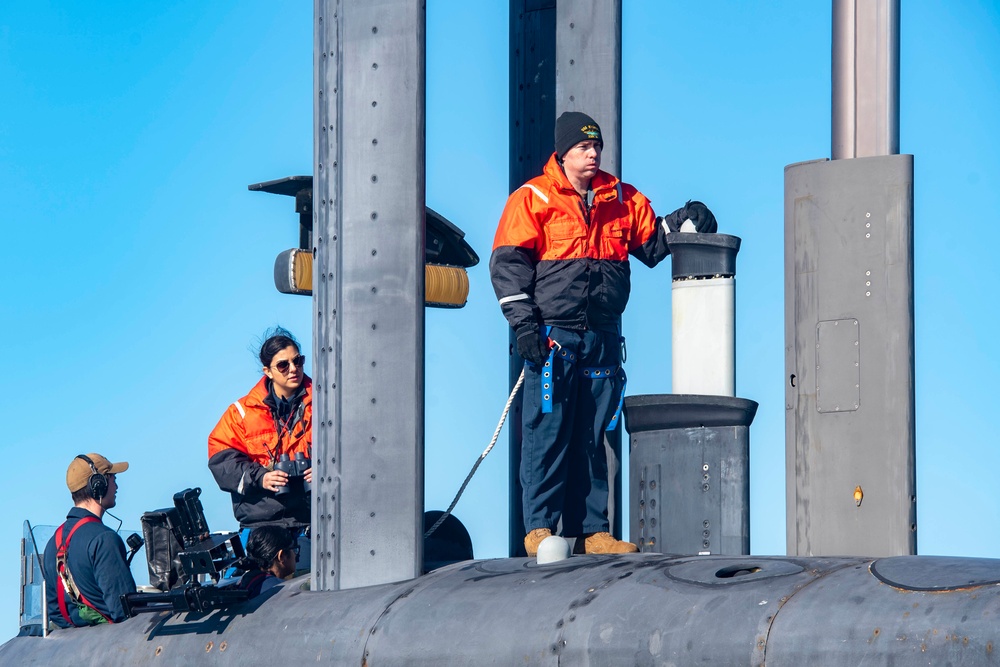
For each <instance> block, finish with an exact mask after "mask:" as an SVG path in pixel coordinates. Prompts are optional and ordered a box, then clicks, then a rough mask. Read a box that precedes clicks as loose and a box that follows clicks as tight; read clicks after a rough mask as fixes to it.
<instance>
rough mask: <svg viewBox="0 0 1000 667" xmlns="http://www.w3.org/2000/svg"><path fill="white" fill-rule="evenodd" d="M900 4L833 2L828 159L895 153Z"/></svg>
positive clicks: (888, 1) (887, 1) (895, 1)
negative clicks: (829, 146)
mask: <svg viewBox="0 0 1000 667" xmlns="http://www.w3.org/2000/svg"><path fill="white" fill-rule="evenodd" d="M899 4H900V3H899V0H870V1H869V2H856V1H855V0H834V2H833V50H832V57H831V61H832V76H831V80H832V113H831V139H832V141H831V157H832V158H833V159H834V160H840V159H845V158H856V157H873V156H876V155H896V154H898V153H899Z"/></svg>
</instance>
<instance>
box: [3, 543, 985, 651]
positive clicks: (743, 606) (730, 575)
mask: <svg viewBox="0 0 1000 667" xmlns="http://www.w3.org/2000/svg"><path fill="white" fill-rule="evenodd" d="M307 586H308V577H303V578H300V579H294V580H291V581H288V582H286V583H284V584H283V585H282V586H280V587H278V588H275V589H272V590H271V591H268V592H267V593H265V594H264V595H262V596H260V597H258V598H255V599H253V600H250V601H249V602H245V603H242V604H239V605H235V606H233V607H230V608H228V609H224V610H217V611H214V612H212V613H209V614H196V613H175V614H168V613H165V612H162V613H158V614H146V615H140V616H138V617H136V618H133V619H130V620H128V621H126V622H124V623H120V624H116V625H105V626H98V627H93V628H80V629H70V630H60V631H56V632H53V633H51V634H50V635H49V637H47V638H41V637H17V638H14V639H11V640H10V641H8V642H7V643H5V644H4V645H3V646H2V647H0V663H2V664H21V665H53V664H71V663H72V664H75V665H90V664H92V665H98V664H99V665H157V664H159V665H165V664H170V665H183V664H196V663H197V664H201V663H202V662H203V661H204V660H205V659H206V658H207V659H210V660H211V661H212V662H213V663H214V664H220V665H222V664H230V663H231V664H234V665H255V664H265V663H266V664H273V663H274V661H275V660H281V661H282V662H283V663H285V664H304V663H306V662H309V663H315V662H320V663H331V662H332V663H334V664H355V665H366V666H375V665H380V666H381V665H399V666H402V665H407V666H414V665H416V666H422V665H427V666H430V665H435V666H441V665H469V664H476V665H513V664H528V665H560V664H561V665H568V664H572V665H719V664H740V665H764V664H765V663H766V664H767V665H768V666H769V667H775V666H783V665H788V666H792V665H795V666H800V665H806V664H823V665H837V664H851V665H853V664H860V663H861V662H863V663H864V664H865V665H944V664H949V665H989V664H1000V657H998V653H1000V651H998V650H997V646H998V639H1000V560H995V559H978V558H950V557H933V556H900V557H893V558H883V559H870V558H868V559H866V558H857V557H845V558H785V557H735V558H734V557H723V556H699V557H690V556H685V557H672V556H665V555H659V554H635V555H626V556H576V557H572V558H569V559H567V560H565V561H561V562H558V563H553V564H548V565H538V564H537V563H536V561H535V560H534V559H524V558H513V559H498V560H483V561H467V562H464V563H458V564H455V565H451V566H448V567H445V568H442V569H440V570H436V571H434V572H432V573H430V574H427V575H424V576H422V577H419V578H417V579H413V580H409V581H404V582H400V583H395V584H384V585H379V586H371V587H367V588H359V589H352V590H343V591H317V592H311V591H308V590H306V588H307Z"/></svg>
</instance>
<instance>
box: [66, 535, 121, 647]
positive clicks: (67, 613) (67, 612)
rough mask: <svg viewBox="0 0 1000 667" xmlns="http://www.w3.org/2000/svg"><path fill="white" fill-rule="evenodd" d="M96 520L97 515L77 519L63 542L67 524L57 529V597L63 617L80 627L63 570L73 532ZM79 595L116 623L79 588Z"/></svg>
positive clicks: (92, 607)
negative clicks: (70, 606)
mask: <svg viewBox="0 0 1000 667" xmlns="http://www.w3.org/2000/svg"><path fill="white" fill-rule="evenodd" d="M94 521H97V517H96V516H87V517H83V518H82V519H80V520H79V521H77V522H76V524H74V526H73V528H72V529H71V530H70V531H69V535H67V536H66V541H65V542H63V539H62V533H63V528H65V527H66V524H65V523H63V525H61V526H59V529H58V530H56V569H57V570H58V571H59V572H58V574H59V584H60V585H59V586H57V587H56V598H57V599H58V601H59V612H60V613H61V614H62V616H63V618H65V619H66V622H67V623H69V624H70V625H72V626H73V627H78V626H77V625H76V623H74V622H73V619H72V617H71V616H70V615H69V610H68V608H67V605H66V582H65V580H63V577H62V573H63V570H65V569H68V568H67V567H66V552H67V551H68V550H69V541H70V540H71V539H73V533H75V532H76V529H77V528H79V527H80V526H82V525H84V524H85V523H93V522H94ZM77 595H79V596H80V601H81V602H83V604H85V605H87V606H88V607H90V608H91V609H93V610H94V611H96V612H97V613H98V614H100V615H101V617H103V618H104V620H106V621H107V622H108V623H114V621H112V620H111V619H110V618H108V617H107V616H105V615H104V614H101V612H100V610H98V609H97V607H95V606H94V605H92V604H91V603H90V601H89V600H87V598H85V597H83V592H82V591H79V590H78V591H77Z"/></svg>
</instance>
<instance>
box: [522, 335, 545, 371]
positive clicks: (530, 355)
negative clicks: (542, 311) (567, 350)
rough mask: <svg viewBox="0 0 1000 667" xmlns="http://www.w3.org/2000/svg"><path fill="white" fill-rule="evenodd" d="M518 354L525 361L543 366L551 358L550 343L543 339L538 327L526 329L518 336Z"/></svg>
mask: <svg viewBox="0 0 1000 667" xmlns="http://www.w3.org/2000/svg"><path fill="white" fill-rule="evenodd" d="M517 353H518V354H520V355H521V358H522V359H524V360H525V361H527V362H530V363H532V364H535V365H536V366H541V365H542V364H544V363H545V360H546V359H548V358H549V341H548V340H547V339H542V335H541V334H540V333H539V332H538V327H531V328H530V329H529V328H527V327H525V328H524V329H522V330H521V332H520V333H518V334H517Z"/></svg>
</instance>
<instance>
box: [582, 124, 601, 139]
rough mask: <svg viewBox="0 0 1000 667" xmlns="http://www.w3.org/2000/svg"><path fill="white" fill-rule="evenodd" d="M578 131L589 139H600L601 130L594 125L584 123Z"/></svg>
mask: <svg viewBox="0 0 1000 667" xmlns="http://www.w3.org/2000/svg"><path fill="white" fill-rule="evenodd" d="M580 131H581V132H583V133H584V134H586V135H587V136H588V137H590V138H591V139H600V138H601V130H600V128H598V127H597V126H596V125H584V126H583V127H581V128H580Z"/></svg>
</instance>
